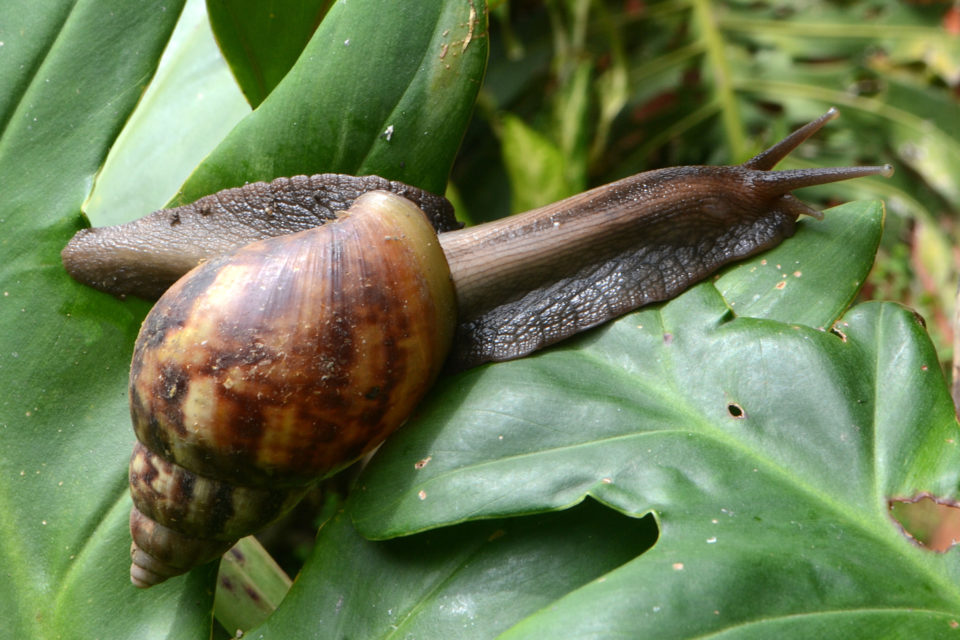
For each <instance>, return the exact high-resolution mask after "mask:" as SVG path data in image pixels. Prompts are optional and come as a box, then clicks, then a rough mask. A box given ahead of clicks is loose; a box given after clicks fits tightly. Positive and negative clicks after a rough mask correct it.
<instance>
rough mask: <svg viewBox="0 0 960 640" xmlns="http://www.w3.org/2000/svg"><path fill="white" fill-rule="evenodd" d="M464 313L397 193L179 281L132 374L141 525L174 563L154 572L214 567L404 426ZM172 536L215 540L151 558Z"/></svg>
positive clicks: (418, 216)
mask: <svg viewBox="0 0 960 640" xmlns="http://www.w3.org/2000/svg"><path fill="white" fill-rule="evenodd" d="M319 274H323V276H322V277H321V276H320V275H319ZM454 304H455V303H454V295H453V288H452V284H451V282H450V276H449V272H448V270H447V265H446V260H445V258H444V256H443V252H442V251H441V249H440V246H439V242H438V241H437V239H436V234H435V233H434V231H433V229H432V227H431V226H430V224H429V223H428V221H427V219H426V217H425V216H424V214H423V213H422V212H421V211H420V210H419V209H418V208H417V207H416V206H414V205H413V204H412V203H410V202H409V201H407V200H405V199H403V198H401V197H399V196H396V195H393V194H390V193H386V192H371V193H369V194H365V195H364V196H361V198H359V199H358V200H357V202H356V203H355V204H354V206H353V207H352V208H351V209H350V210H348V211H347V212H346V213H344V214H342V215H341V216H340V217H339V218H337V220H336V221H334V222H331V223H328V224H327V225H324V226H322V227H318V228H315V229H311V230H308V231H303V232H300V233H297V234H292V235H287V236H281V237H277V238H270V239H267V240H263V241H260V242H256V243H253V244H251V245H248V246H246V247H244V248H242V249H240V250H238V251H237V252H235V253H233V254H231V255H229V256H225V257H222V258H218V259H216V260H212V261H210V262H207V263H205V264H203V265H201V266H200V267H197V268H196V269H194V270H193V271H191V272H190V273H189V274H188V275H187V276H185V277H184V278H182V279H181V280H179V281H178V282H177V283H176V284H175V285H174V286H173V287H171V288H170V289H169V290H168V291H167V293H166V294H164V296H163V297H162V298H161V299H160V300H159V301H158V302H157V304H156V306H155V307H154V309H153V310H152V311H151V312H150V314H149V315H148V316H147V319H146V320H145V321H144V324H143V327H142V329H141V332H140V336H139V337H138V339H137V344H136V347H135V349H134V357H133V366H132V367H131V374H130V400H131V414H132V418H133V424H134V431H135V433H136V435H137V438H138V440H139V441H140V443H142V446H140V447H138V449H137V451H135V452H134V456H133V458H132V460H131V469H130V477H131V487H132V492H133V495H134V501H135V512H136V513H135V514H133V515H132V516H131V530H132V531H133V533H134V539H135V541H136V540H137V535H138V532H139V535H140V538H141V539H142V540H144V543H143V544H141V543H140V542H139V541H137V542H136V547H137V550H139V551H140V552H141V553H142V554H148V555H150V556H152V557H154V558H157V559H158V560H159V561H160V563H161V564H162V565H163V566H162V567H160V569H159V570H158V569H157V568H156V567H154V566H153V565H152V564H151V565H150V566H149V567H147V569H146V570H149V571H150V573H151V576H148V577H150V578H152V576H164V575H165V574H167V573H171V572H174V571H176V572H182V571H183V570H187V569H189V568H190V566H194V565H195V564H197V563H198V562H202V561H206V560H209V559H210V558H206V555H209V554H210V553H214V557H216V555H218V554H217V553H216V551H217V550H221V551H222V549H221V547H222V545H223V544H224V543H226V544H227V546H229V544H230V543H232V542H233V541H235V540H237V539H238V538H240V537H242V536H243V535H247V534H249V533H252V532H253V531H256V530H259V529H260V528H262V527H263V526H265V525H266V524H268V523H269V522H270V521H271V520H273V519H275V518H276V517H278V516H279V515H281V514H282V513H283V512H284V511H285V510H287V509H288V508H289V507H291V506H292V505H293V504H295V503H296V501H297V499H298V498H299V496H300V495H302V493H303V490H304V487H307V486H308V485H310V484H311V483H313V482H315V481H316V480H318V479H320V478H322V477H324V476H325V475H328V474H329V473H331V472H333V471H336V470H337V469H339V468H341V467H342V466H344V465H346V464H347V463H349V462H351V461H353V460H355V459H356V458H357V457H359V456H361V455H362V454H363V453H365V452H367V451H369V450H370V449H372V448H373V447H375V446H376V445H377V444H379V443H380V442H381V441H382V440H383V439H384V438H385V437H386V436H387V435H388V434H389V433H391V432H392V431H393V430H394V429H396V428H397V427H399V426H400V425H401V424H402V423H403V422H404V421H405V420H406V418H407V416H408V415H409V414H410V413H411V412H412V411H413V408H414V407H415V406H416V404H417V403H418V402H419V400H420V398H421V397H422V396H423V395H424V393H425V392H426V391H427V389H429V387H430V385H431V384H432V383H433V380H434V378H435V377H436V375H437V374H438V372H439V371H440V368H441V366H442V364H443V362H444V360H445V357H446V354H447V351H448V349H449V346H450V341H451V338H452V334H453V327H454V322H455V308H454ZM240 512H250V513H252V514H253V515H252V516H251V517H249V518H247V517H246V516H238V515H237V514H238V513H240ZM151 523H152V524H151ZM155 525H156V526H155ZM158 526H159V527H163V529H159V528H157V527H158ZM164 529H170V530H173V531H176V532H177V534H178V535H185V536H187V537H189V538H192V539H199V540H204V541H206V542H209V544H206V546H204V545H202V544H199V543H192V542H191V544H193V546H194V547H197V549H198V550H196V551H194V550H193V547H190V550H188V551H187V552H186V555H187V556H189V558H188V559H187V561H183V562H181V561H179V559H177V558H174V559H173V560H172V561H171V558H170V553H169V552H168V551H166V550H164V549H156V550H153V549H150V548H147V547H149V546H158V545H159V546H162V545H163V544H165V543H166V539H167V538H169V537H170V536H171V535H172V534H167V532H166V531H165V530H164ZM210 541H212V542H210ZM179 543H181V544H186V543H185V542H183V541H179ZM204 558H205V559H204ZM137 559H138V557H137V553H136V551H135V553H134V567H135V568H134V570H135V571H136V570H137V569H136V567H137V566H138V564H137ZM184 565H190V566H184ZM137 582H138V578H136V577H134V583H135V584H136V583H137ZM139 582H141V583H149V580H147V579H139Z"/></svg>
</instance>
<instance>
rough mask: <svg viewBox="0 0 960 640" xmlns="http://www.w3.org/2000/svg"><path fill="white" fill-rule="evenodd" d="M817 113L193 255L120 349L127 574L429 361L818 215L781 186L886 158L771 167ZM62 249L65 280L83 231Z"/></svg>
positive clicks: (710, 264)
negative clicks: (612, 166) (738, 153)
mask: <svg viewBox="0 0 960 640" xmlns="http://www.w3.org/2000/svg"><path fill="white" fill-rule="evenodd" d="M835 116H836V112H835V111H834V110H832V109H831V110H830V111H829V112H828V113H826V114H825V115H824V116H822V117H820V118H818V119H817V120H815V121H813V122H811V123H809V124H807V125H805V126H804V127H802V128H800V129H798V130H797V131H795V132H794V133H792V134H791V135H789V136H788V137H787V138H785V139H784V140H782V141H781V142H779V143H777V144H776V145H774V146H773V147H771V148H770V149H768V150H766V151H764V152H762V153H761V154H759V155H757V156H756V157H754V158H752V159H751V160H749V161H747V162H745V163H743V164H741V165H736V166H729V167H707V166H694V167H675V168H670V169H661V170H657V171H650V172H646V173H641V174H638V175H636V176H632V177H630V178H626V179H624V180H621V181H618V182H615V183H612V184H609V185H605V186H603V187H598V188H596V189H592V190H590V191H587V192H584V193H581V194H578V195H576V196H573V197H571V198H568V199H566V200H563V201H561V202H558V203H554V204H552V205H548V206H546V207H542V208H540V209H536V210H534V211H530V212H527V213H524V214H519V215H517V216H513V217H510V218H507V219H505V220H502V221H497V222H492V223H487V224H484V225H479V226H476V227H472V228H467V229H461V230H453V231H447V232H442V233H440V234H439V235H437V234H436V233H435V231H434V229H433V228H432V226H431V225H430V223H429V222H428V220H427V217H426V216H425V215H424V214H423V213H422V212H421V211H420V209H418V208H417V207H416V206H414V205H413V204H412V203H411V202H410V201H409V200H407V199H405V198H403V197H401V196H399V195H396V194H395V193H389V192H384V191H379V190H377V191H373V192H371V193H367V194H364V195H361V196H360V197H359V198H357V199H356V201H355V202H353V205H352V206H351V207H350V208H349V209H347V210H346V212H345V213H341V214H339V215H337V216H336V217H335V219H334V220H333V221H332V222H329V223H327V224H325V225H323V226H321V227H318V228H315V229H310V230H307V231H300V232H298V233H295V234H292V235H285V236H278V237H272V238H268V239H265V240H261V241H257V242H254V243H253V244H251V245H249V246H246V247H243V248H241V249H239V250H237V251H235V252H233V253H227V254H226V255H221V256H218V255H216V254H213V255H207V256H204V257H203V258H202V259H205V260H206V262H204V263H203V264H201V265H200V266H199V267H196V268H194V269H193V270H192V271H190V272H189V273H188V274H187V275H186V276H184V277H183V278H181V279H180V280H178V281H177V282H176V284H174V285H173V286H172V287H171V288H170V289H168V290H167V291H166V293H164V294H163V296H162V297H161V298H160V300H159V301H158V303H157V305H156V306H155V307H154V309H153V310H152V311H151V312H150V314H149V315H148V316H147V319H146V320H145V321H144V325H143V327H142V329H141V332H140V335H139V337H138V340H137V344H136V347H135V350H134V357H133V366H132V367H131V377H130V396H131V413H132V416H133V422H134V430H135V432H136V434H137V438H138V441H139V444H138V445H137V447H136V449H135V451H134V455H133V458H132V460H131V466H130V482H131V491H132V495H133V498H134V509H133V512H132V513H131V532H132V534H133V538H134V544H133V551H132V555H133V566H132V568H131V578H132V580H133V582H134V584H136V585H137V586H149V585H151V584H156V583H157V582H160V581H162V580H164V579H166V578H167V577H169V576H171V575H176V574H178V573H182V572H184V571H187V570H189V569H190V568H191V567H192V566H196V565H198V564H201V563H203V562H205V561H208V560H211V559H214V558H216V557H217V556H218V555H219V554H220V553H222V552H223V551H224V550H226V549H227V548H228V547H229V546H230V545H231V544H232V542H233V541H235V540H236V539H239V538H240V537H242V536H243V535H247V534H249V533H252V532H254V531H256V530H258V529H260V528H262V527H263V526H265V525H266V524H268V523H269V522H270V521H272V520H274V519H275V518H277V517H279V515H281V514H282V513H283V512H284V511H286V510H287V509H288V508H289V507H290V506H292V505H293V504H295V502H296V501H297V500H298V499H299V497H300V495H302V493H303V492H304V491H305V489H306V487H309V486H310V484H311V483H313V482H315V481H317V480H318V479H319V478H322V477H323V476H325V475H327V474H329V473H332V472H334V471H336V470H337V469H338V468H340V467H342V466H344V465H346V464H348V463H349V462H351V461H353V460H355V459H356V458H357V457H358V456H360V455H362V454H363V453H364V452H366V451H369V450H371V449H372V448H373V447H375V446H376V445H377V444H379V443H380V442H381V441H382V440H383V439H384V438H386V437H387V435H389V433H390V432H392V431H393V430H394V429H396V428H397V427H399V426H400V425H401V424H402V423H403V421H404V420H405V419H406V418H407V416H408V415H410V413H411V412H412V411H413V409H414V407H415V406H416V404H417V403H418V402H419V400H420V399H421V398H422V396H423V395H424V394H425V393H426V391H427V389H429V387H430V385H431V384H432V383H433V381H434V379H435V378H436V376H437V375H438V374H439V372H440V370H441V368H444V367H446V368H447V369H448V370H458V369H464V368H468V367H472V366H476V365H478V364H480V363H483V362H488V361H496V360H508V359H511V358H517V357H521V356H523V355H526V354H528V353H531V352H532V351H535V350H537V349H540V348H542V347H544V346H547V345H549V344H553V343H555V342H558V341H560V340H563V339H564V338H567V337H569V336H571V335H573V334H575V333H577V332H580V331H583V330H584V329H587V328H590V327H593V326H596V325H598V324H601V323H603V322H605V321H607V320H609V319H611V318H614V317H617V316H619V315H622V314H624V313H626V312H628V311H631V310H633V309H636V308H638V307H640V306H643V305H645V304H649V303H651V302H657V301H663V300H667V299H669V298H672V297H674V296H676V295H677V294H679V293H680V292H682V291H683V290H685V289H686V288H688V287H689V286H691V285H692V284H694V283H696V282H698V281H700V280H702V279H704V278H706V277H707V276H709V275H711V274H712V273H714V272H716V271H717V270H718V269H719V268H720V267H722V266H724V265H726V264H729V263H730V262H733V261H736V260H739V259H742V258H744V257H746V256H749V255H752V254H755V253H757V252H760V251H763V250H766V249H769V248H771V247H773V246H775V245H776V244H778V243H779V242H780V241H781V240H783V239H784V238H786V237H789V236H790V235H792V234H793V231H794V225H795V222H796V220H797V218H798V216H800V215H812V216H816V217H820V216H821V214H820V213H819V212H818V211H816V210H814V209H811V208H810V207H808V206H807V205H805V204H803V203H802V202H800V201H799V200H797V199H796V198H794V197H793V196H792V195H791V194H790V191H791V190H793V189H796V188H800V187H805V186H811V185H815V184H822V183H826V182H834V181H838V180H845V179H848V178H854V177H859V176H866V175H875V174H883V175H889V174H890V172H891V168H890V167H889V166H879V167H841V168H827V169H808V170H795V171H777V172H774V171H771V169H772V168H773V167H774V165H776V164H777V163H778V162H779V161H780V160H781V159H782V158H783V157H785V156H786V155H787V154H788V153H789V152H790V151H792V150H793V149H794V148H796V147H797V146H798V145H799V144H800V143H801V142H803V141H804V140H805V139H807V138H808V137H809V136H810V135H812V134H813V133H815V132H816V131H817V130H819V129H820V128H821V127H822V126H823V125H824V124H825V123H826V122H827V121H829V120H830V119H832V118H833V117H835ZM248 186H253V185H248ZM257 188H258V189H259V188H262V187H257ZM210 197H213V196H208V198H210ZM154 215H158V214H154ZM164 215H165V214H164ZM134 243H136V239H128V238H125V239H124V240H123V242H122V243H117V242H114V243H113V244H134ZM68 249H69V253H70V256H71V264H72V265H73V268H72V269H71V272H72V273H73V274H74V275H75V277H77V278H78V279H84V278H85V275H84V273H83V265H84V264H85V263H86V262H87V261H86V258H85V257H84V255H83V253H84V251H85V250H87V249H84V248H83V247H81V248H80V249H77V248H76V247H74V248H73V249H70V248H69V247H68ZM101 249H102V247H101ZM66 253H68V250H65V254H66ZM97 260H98V261H99V263H98V264H99V265H102V264H103V263H104V258H103V257H102V256H98V258H97ZM77 265H80V266H79V268H78V267H77ZM125 268H127V265H126V264H125ZM93 271H97V276H96V277H98V278H100V281H101V282H103V281H104V279H103V278H102V277H101V276H102V268H101V267H100V266H98V267H97V269H95V270H93ZM92 279H94V278H93V276H91V277H90V278H89V280H92ZM126 292H128V291H126Z"/></svg>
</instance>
